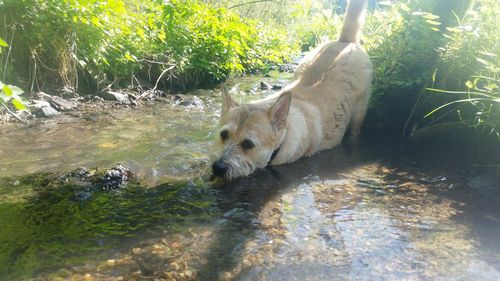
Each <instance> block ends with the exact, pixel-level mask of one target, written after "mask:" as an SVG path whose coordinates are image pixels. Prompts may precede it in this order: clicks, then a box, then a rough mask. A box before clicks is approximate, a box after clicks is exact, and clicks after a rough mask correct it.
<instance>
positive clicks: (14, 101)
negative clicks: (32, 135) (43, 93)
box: [12, 99, 26, 110]
mask: <svg viewBox="0 0 500 281" xmlns="http://www.w3.org/2000/svg"><path fill="white" fill-rule="evenodd" d="M12 104H13V105H14V106H15V107H16V109H17V110H25V109H26V105H25V104H24V103H23V102H22V101H21V100H19V99H12Z"/></svg>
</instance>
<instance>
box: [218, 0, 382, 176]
mask: <svg viewBox="0 0 500 281" xmlns="http://www.w3.org/2000/svg"><path fill="white" fill-rule="evenodd" d="M366 3H367V0H351V1H350V2H349V5H348V7H347V14H346V20H345V23H344V26H343V29H342V32H341V35H340V38H339V40H338V41H331V42H328V43H326V44H323V45H321V46H319V47H317V48H316V49H315V50H314V51H313V52H312V53H311V54H310V55H308V56H307V57H306V58H304V60H303V61H302V62H301V63H300V65H299V67H298V69H297V73H296V75H295V80H294V81H293V82H292V83H291V84H289V85H288V86H287V87H285V88H284V89H283V91H281V92H280V93H277V94H276V95H273V96H271V97H268V98H265V99H263V100H258V101H254V102H251V103H248V104H242V105H240V104H238V103H236V102H235V101H234V100H233V99H232V98H231V96H230V95H229V93H228V92H227V91H225V90H224V91H223V95H224V97H223V104H222V112H221V118H220V129H219V135H218V138H219V140H218V141H217V144H216V145H217V147H218V154H217V157H216V158H215V161H214V162H213V164H212V172H213V174H214V175H215V176H219V177H224V178H228V179H231V178H236V177H240V176H246V175H249V174H251V173H252V172H253V171H254V170H255V169H257V168H264V167H266V166H268V165H280V164H285V163H290V162H293V161H295V160H297V159H299V158H301V157H303V156H311V155H313V154H315V153H316V152H318V151H320V150H323V149H329V148H332V147H334V146H335V145H338V144H339V143H340V142H341V141H342V138H343V136H344V134H345V132H346V130H347V129H348V127H349V126H350V128H351V137H352V138H355V137H356V136H357V135H358V134H359V131H360V128H361V124H362V122H363V119H364V117H365V113H366V110H367V105H368V99H369V97H370V84H371V80H372V72H373V69H372V64H371V62H370V59H369V57H368V55H367V54H366V52H365V51H364V50H363V48H362V47H361V46H360V44H359V32H360V29H361V26H362V25H363V22H364V17H365V8H366Z"/></svg>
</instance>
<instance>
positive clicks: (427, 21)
mask: <svg viewBox="0 0 500 281" xmlns="http://www.w3.org/2000/svg"><path fill="white" fill-rule="evenodd" d="M425 22H426V23H428V24H431V25H441V23H440V22H438V21H435V20H425Z"/></svg>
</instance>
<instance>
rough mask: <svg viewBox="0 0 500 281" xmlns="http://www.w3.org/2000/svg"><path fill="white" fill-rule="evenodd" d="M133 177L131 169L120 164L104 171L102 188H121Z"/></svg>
mask: <svg viewBox="0 0 500 281" xmlns="http://www.w3.org/2000/svg"><path fill="white" fill-rule="evenodd" d="M133 177H134V175H133V173H132V171H130V170H129V169H127V168H125V167H123V166H122V165H118V166H116V167H114V168H111V169H110V170H109V171H107V172H106V174H105V175H104V177H103V178H102V189H104V190H109V189H118V188H123V187H124V186H125V185H126V184H127V182H128V181H129V180H130V179H131V178H133Z"/></svg>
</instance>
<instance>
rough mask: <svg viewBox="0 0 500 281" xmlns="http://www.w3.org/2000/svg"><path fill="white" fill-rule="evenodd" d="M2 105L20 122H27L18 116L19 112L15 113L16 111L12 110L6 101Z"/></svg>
mask: <svg viewBox="0 0 500 281" xmlns="http://www.w3.org/2000/svg"><path fill="white" fill-rule="evenodd" d="M2 106H3V107H4V108H5V110H7V112H8V113H9V114H10V115H12V116H14V117H15V118H16V119H17V120H19V122H21V123H23V124H26V121H24V120H22V119H21V118H19V116H17V114H15V113H14V112H12V110H10V109H9V108H8V107H7V106H6V105H5V104H4V103H2Z"/></svg>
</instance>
